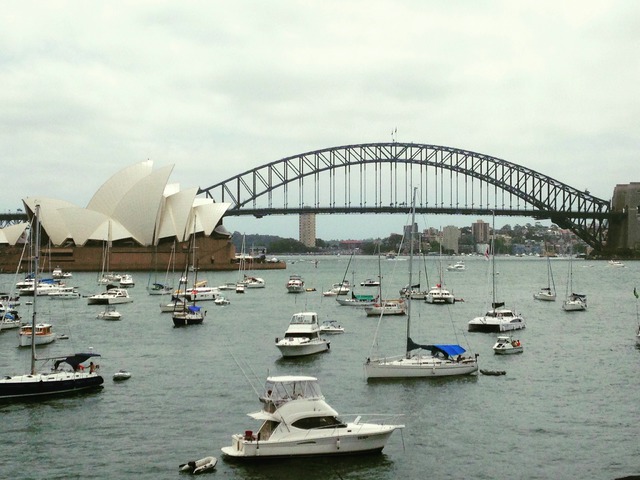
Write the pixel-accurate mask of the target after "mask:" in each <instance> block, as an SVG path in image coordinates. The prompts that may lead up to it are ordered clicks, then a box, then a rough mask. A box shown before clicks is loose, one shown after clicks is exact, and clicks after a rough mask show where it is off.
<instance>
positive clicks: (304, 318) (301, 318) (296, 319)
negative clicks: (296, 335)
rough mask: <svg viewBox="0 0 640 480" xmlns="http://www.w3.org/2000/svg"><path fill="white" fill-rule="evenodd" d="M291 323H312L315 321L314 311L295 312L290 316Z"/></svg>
mask: <svg viewBox="0 0 640 480" xmlns="http://www.w3.org/2000/svg"><path fill="white" fill-rule="evenodd" d="M291 323H292V324H312V323H317V320H316V314H315V313H296V314H295V315H294V316H293V317H291Z"/></svg>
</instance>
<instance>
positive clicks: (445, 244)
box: [442, 225, 460, 253]
mask: <svg viewBox="0 0 640 480" xmlns="http://www.w3.org/2000/svg"><path fill="white" fill-rule="evenodd" d="M459 240H460V229H459V228H458V227H455V226H453V225H449V226H446V227H444V228H443V229H442V248H444V249H446V250H453V253H458V241H459Z"/></svg>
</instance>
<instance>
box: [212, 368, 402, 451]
mask: <svg viewBox="0 0 640 480" xmlns="http://www.w3.org/2000/svg"><path fill="white" fill-rule="evenodd" d="M259 400H260V403H261V404H262V410H260V411H259V412H256V413H251V414H249V416H250V417H252V418H254V419H256V420H260V421H262V425H261V426H260V427H259V428H258V430H257V431H256V432H254V431H253V430H245V431H244V433H236V434H234V435H233V436H232V437H231V445H230V446H228V447H223V448H222V453H223V454H224V455H226V456H227V457H230V458H233V459H239V460H244V459H246V460H249V459H252V460H256V459H271V458H278V457H296V456H315V455H349V454H363V453H380V452H381V451H382V449H383V448H384V447H385V445H386V443H387V441H388V440H389V437H390V436H391V434H392V433H393V432H394V431H395V430H398V429H402V428H404V425H398V424H387V423H385V421H392V419H393V416H391V415H387V416H378V417H379V418H378V419H372V420H370V423H367V422H364V421H362V420H363V416H362V415H358V416H357V417H356V418H355V419H354V420H353V421H351V422H348V421H345V420H344V419H342V418H341V417H339V414H338V412H337V411H335V410H334V409H333V408H332V407H330V406H329V405H328V404H327V402H326V401H325V398H324V396H323V395H322V392H321V390H320V386H319V385H318V380H317V378H315V377H308V376H277V377H269V378H267V381H266V384H265V386H264V391H263V392H262V394H261V395H260V396H259Z"/></svg>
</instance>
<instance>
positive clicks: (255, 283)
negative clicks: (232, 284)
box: [242, 275, 266, 288]
mask: <svg viewBox="0 0 640 480" xmlns="http://www.w3.org/2000/svg"><path fill="white" fill-rule="evenodd" d="M242 283H244V286H245V287H247V288H264V287H265V285H266V282H265V281H264V278H260V277H252V276H249V275H245V276H244V280H243V282H242Z"/></svg>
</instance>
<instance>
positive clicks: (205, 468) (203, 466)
mask: <svg viewBox="0 0 640 480" xmlns="http://www.w3.org/2000/svg"><path fill="white" fill-rule="evenodd" d="M216 463H218V459H217V458H216V457H204V458H201V459H200V460H191V461H190V462H187V463H183V464H182V465H180V471H181V472H186V473H192V474H194V475H198V474H199V473H206V472H210V471H212V470H213V469H214V468H216Z"/></svg>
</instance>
